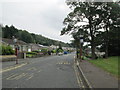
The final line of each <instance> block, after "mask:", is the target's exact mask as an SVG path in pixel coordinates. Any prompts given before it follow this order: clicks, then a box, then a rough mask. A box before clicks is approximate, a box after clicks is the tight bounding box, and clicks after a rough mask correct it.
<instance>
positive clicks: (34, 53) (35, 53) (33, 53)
mask: <svg viewBox="0 0 120 90" xmlns="http://www.w3.org/2000/svg"><path fill="white" fill-rule="evenodd" d="M26 54H32V55H37V52H27V53H26Z"/></svg>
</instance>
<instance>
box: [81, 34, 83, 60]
mask: <svg viewBox="0 0 120 90" xmlns="http://www.w3.org/2000/svg"><path fill="white" fill-rule="evenodd" d="M82 44H83V35H80V62H82Z"/></svg>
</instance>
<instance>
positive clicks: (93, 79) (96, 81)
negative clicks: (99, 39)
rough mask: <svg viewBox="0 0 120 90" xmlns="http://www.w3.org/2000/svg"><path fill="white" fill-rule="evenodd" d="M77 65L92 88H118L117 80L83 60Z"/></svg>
mask: <svg viewBox="0 0 120 90" xmlns="http://www.w3.org/2000/svg"><path fill="white" fill-rule="evenodd" d="M79 65H80V67H81V69H82V71H83V73H84V75H85V77H86V78H87V80H88V81H89V83H90V84H91V86H92V88H118V79H117V78H116V77H114V76H112V75H111V74H109V73H108V72H106V71H104V70H102V69H101V68H98V67H96V66H95V65H93V64H91V63H90V62H88V61H87V60H83V61H82V62H80V64H79Z"/></svg>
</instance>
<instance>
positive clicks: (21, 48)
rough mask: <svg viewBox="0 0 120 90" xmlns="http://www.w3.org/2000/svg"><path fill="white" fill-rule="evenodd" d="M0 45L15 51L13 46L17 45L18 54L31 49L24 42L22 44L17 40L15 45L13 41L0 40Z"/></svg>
mask: <svg viewBox="0 0 120 90" xmlns="http://www.w3.org/2000/svg"><path fill="white" fill-rule="evenodd" d="M0 44H3V45H9V46H11V47H12V49H13V50H15V45H17V46H18V50H19V51H20V52H23V51H28V50H29V51H31V47H30V46H29V45H28V44H27V43H25V42H23V41H21V40H17V43H15V42H14V41H13V39H7V38H0Z"/></svg>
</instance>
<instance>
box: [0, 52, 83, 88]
mask: <svg viewBox="0 0 120 90" xmlns="http://www.w3.org/2000/svg"><path fill="white" fill-rule="evenodd" d="M74 55H75V54H68V55H61V56H50V57H40V58H31V59H26V60H25V61H24V60H21V61H19V64H18V65H15V62H14V61H13V62H4V63H2V67H3V70H4V71H3V72H2V78H1V79H2V87H3V88H80V87H81V86H80V84H79V83H78V79H77V76H76V75H77V74H76V72H75V70H74Z"/></svg>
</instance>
